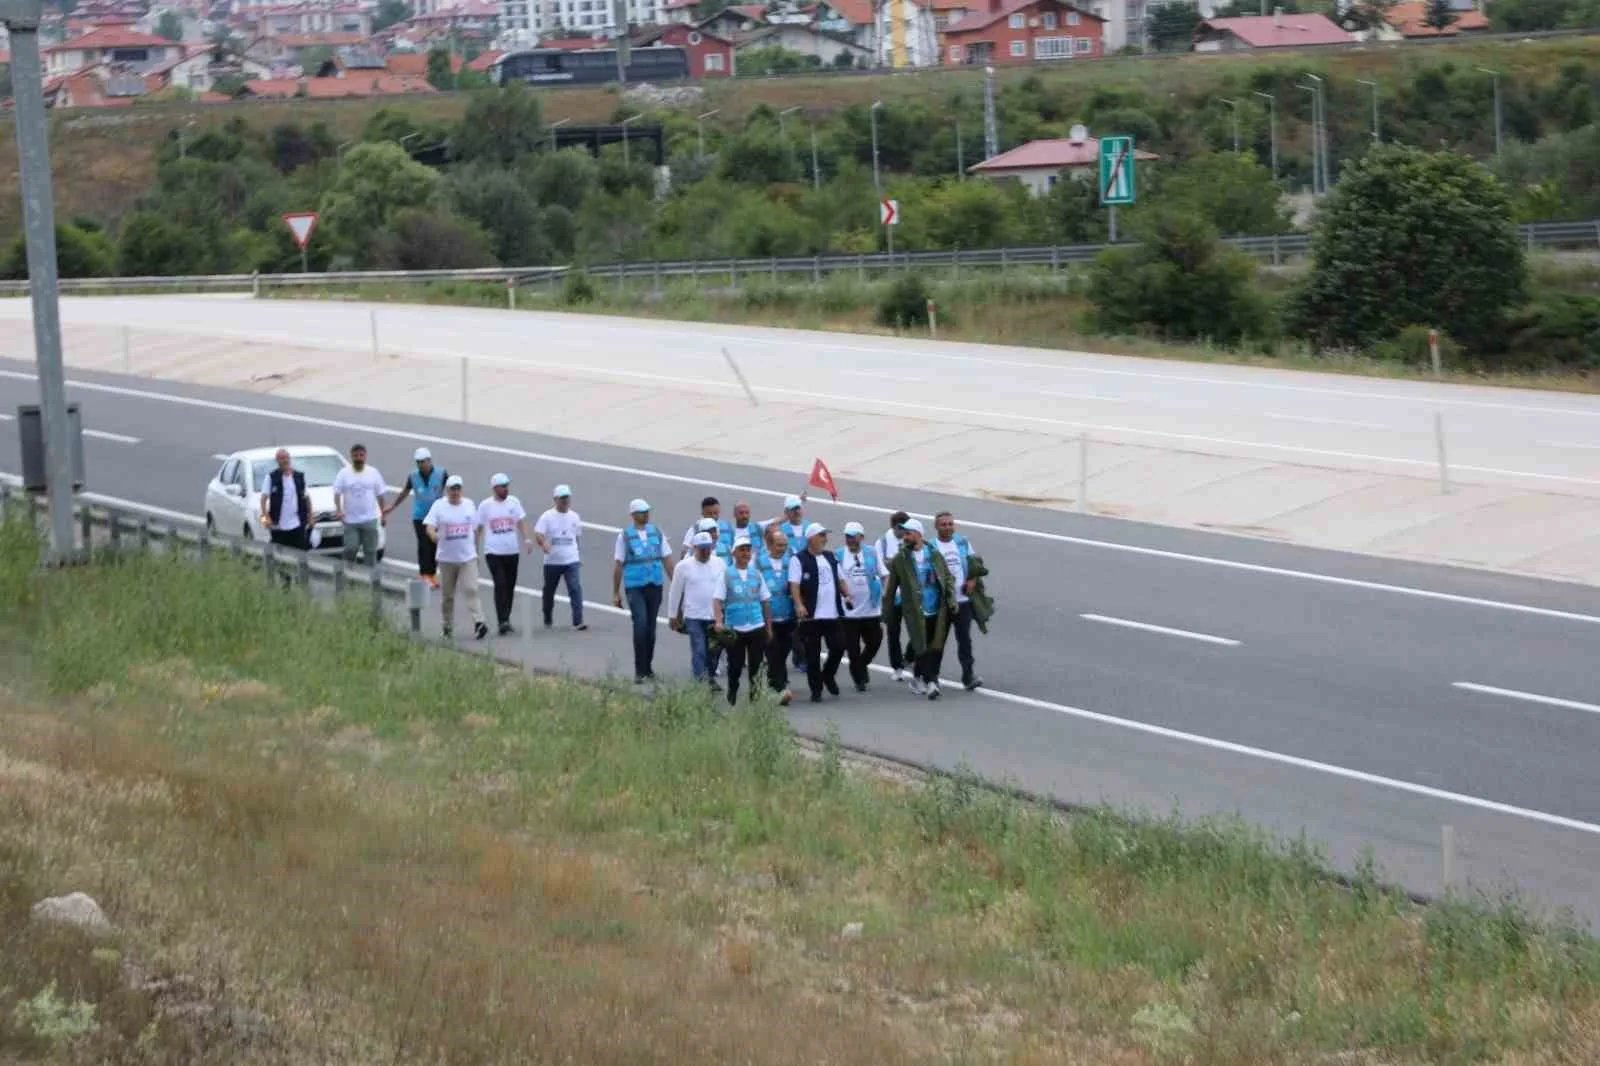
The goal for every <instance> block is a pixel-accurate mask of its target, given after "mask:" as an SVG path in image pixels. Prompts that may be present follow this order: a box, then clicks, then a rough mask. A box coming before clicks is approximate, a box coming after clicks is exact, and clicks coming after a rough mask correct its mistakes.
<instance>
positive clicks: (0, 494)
mask: <svg viewBox="0 0 1600 1066" xmlns="http://www.w3.org/2000/svg"><path fill="white" fill-rule="evenodd" d="M10 517H11V486H10V485H5V484H0V522H5V521H6V520H7V519H9V518H10Z"/></svg>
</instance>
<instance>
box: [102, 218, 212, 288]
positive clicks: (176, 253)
mask: <svg viewBox="0 0 1600 1066" xmlns="http://www.w3.org/2000/svg"><path fill="white" fill-rule="evenodd" d="M205 266H206V263H205V251H204V249H203V248H201V247H200V244H199V239H198V236H197V235H196V234H195V233H194V231H193V230H188V229H184V228H183V227H182V226H179V225H176V224H175V223H173V222H172V221H171V220H170V219H169V218H167V217H166V216H165V215H159V214H156V213H154V212H151V211H135V212H134V213H133V214H131V215H128V216H127V217H126V218H124V219H123V220H122V237H121V240H119V241H118V243H117V273H118V274H121V275H122V276H123V277H133V278H137V277H154V276H160V275H173V274H195V273H199V272H200V271H202V270H204V269H205Z"/></svg>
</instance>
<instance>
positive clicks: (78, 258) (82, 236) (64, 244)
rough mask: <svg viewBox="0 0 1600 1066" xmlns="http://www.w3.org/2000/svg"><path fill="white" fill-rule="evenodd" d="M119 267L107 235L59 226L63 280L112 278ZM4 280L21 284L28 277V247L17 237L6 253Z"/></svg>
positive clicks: (58, 263)
mask: <svg viewBox="0 0 1600 1066" xmlns="http://www.w3.org/2000/svg"><path fill="white" fill-rule="evenodd" d="M115 266H116V252H115V251H114V250H113V248H112V246H111V240H110V238H108V237H107V236H106V235H105V234H104V233H100V232H97V231H94V230H82V229H79V228H78V227H77V226H73V225H70V224H68V223H64V222H58V223H56V272H57V273H58V274H59V275H60V276H61V277H64V278H105V277H110V276H111V275H112V274H113V273H114V272H115V270H114V268H115ZM0 273H4V275H5V277H7V278H9V279H12V280H16V281H21V280H23V279H25V278H26V277H27V276H28V246H27V243H26V241H25V239H24V238H23V236H22V234H18V235H17V237H16V239H15V240H13V241H12V242H11V247H10V248H8V249H7V250H6V256H5V261H4V265H3V269H0Z"/></svg>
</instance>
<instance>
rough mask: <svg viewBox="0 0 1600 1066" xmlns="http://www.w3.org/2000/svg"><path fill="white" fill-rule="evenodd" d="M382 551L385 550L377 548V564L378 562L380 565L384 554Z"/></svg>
mask: <svg viewBox="0 0 1600 1066" xmlns="http://www.w3.org/2000/svg"><path fill="white" fill-rule="evenodd" d="M384 550H385V549H383V548H379V549H378V562H380V563H381V562H383V553H384Z"/></svg>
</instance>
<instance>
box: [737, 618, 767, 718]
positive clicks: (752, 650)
mask: <svg viewBox="0 0 1600 1066" xmlns="http://www.w3.org/2000/svg"><path fill="white" fill-rule="evenodd" d="M766 650H767V631H766V629H764V628H763V629H752V630H750V631H749V632H747V633H735V634H734V635H733V643H731V644H729V645H728V705H729V706H732V705H734V704H736V703H738V702H739V675H740V674H742V673H745V672H748V673H749V675H750V698H751V699H755V698H756V693H757V692H759V691H760V689H761V661H762V659H763V657H764V656H765V655H766Z"/></svg>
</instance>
